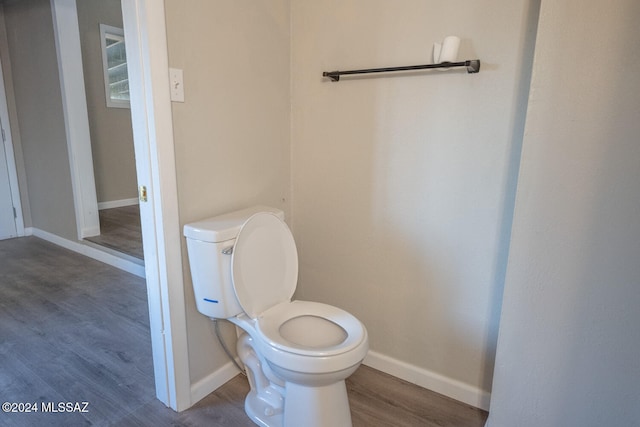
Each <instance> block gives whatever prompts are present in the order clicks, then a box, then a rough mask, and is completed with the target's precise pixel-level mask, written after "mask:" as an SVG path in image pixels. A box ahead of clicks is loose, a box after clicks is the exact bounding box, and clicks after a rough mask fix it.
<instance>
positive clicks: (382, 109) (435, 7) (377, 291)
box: [292, 0, 537, 407]
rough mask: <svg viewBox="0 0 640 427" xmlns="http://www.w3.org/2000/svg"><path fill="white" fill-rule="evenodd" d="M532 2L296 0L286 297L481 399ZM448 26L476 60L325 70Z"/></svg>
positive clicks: (393, 61) (416, 48)
mask: <svg viewBox="0 0 640 427" xmlns="http://www.w3.org/2000/svg"><path fill="white" fill-rule="evenodd" d="M536 4H537V2H530V1H526V0H518V1H511V0H483V1H476V2H463V1H445V0H430V1H424V0H403V1H394V2H389V1H385V0H317V1H294V2H292V90H293V98H292V126H293V131H292V172H293V173H292V183H293V195H294V199H293V225H294V233H295V237H296V240H297V244H298V251H299V255H300V283H299V286H298V292H297V294H296V297H297V298H299V299H309V300H317V301H323V302H327V303H330V304H334V305H337V306H339V307H342V308H345V309H347V310H349V311H350V312H352V313H353V314H355V315H356V316H357V317H359V318H360V319H361V320H362V321H363V322H364V324H365V325H366V327H367V328H368V331H369V336H370V342H371V350H372V352H373V354H374V355H377V356H380V357H377V358H376V360H378V361H380V360H384V361H386V362H388V361H389V359H388V358H391V364H390V365H389V364H386V365H384V366H382V367H383V368H385V369H386V368H390V367H393V365H394V364H395V365H396V366H399V365H403V364H408V366H409V367H408V371H406V372H405V373H407V372H408V379H410V380H412V381H417V382H418V383H421V384H423V385H426V386H428V387H433V386H435V387H440V388H438V391H440V392H443V393H448V394H450V395H453V396H454V397H456V398H459V399H464V400H466V401H468V402H469V403H472V404H475V405H479V406H485V407H486V405H487V403H488V400H487V396H488V392H489V391H490V389H491V378H492V367H493V355H494V350H495V344H496V336H497V320H498V313H499V310H500V301H501V292H502V284H503V280H504V263H505V259H506V253H507V245H508V239H509V225H510V217H511V209H512V204H513V201H512V200H511V198H512V193H513V183H514V181H515V178H516V174H515V171H514V170H515V167H514V164H515V165H516V166H517V155H518V153H519V149H520V142H521V137H522V135H521V132H522V123H523V121H522V118H523V116H524V107H525V105H526V88H527V87H528V65H527V62H528V60H530V59H529V58H530V57H531V52H532V40H533V37H532V31H533V30H534V27H535V22H536V18H537V16H536V11H537V9H536ZM451 34H455V35H458V36H460V37H461V38H462V43H461V47H460V55H459V58H460V59H476V58H480V59H481V61H482V70H481V72H480V73H479V74H474V75H468V74H466V73H465V72H464V70H461V71H451V72H447V73H443V72H440V71H431V72H420V73H411V74H409V75H406V76H399V75H393V76H387V77H382V76H379V75H378V76H376V77H369V78H356V79H353V78H352V79H348V78H346V77H343V79H342V80H341V81H340V82H338V83H333V82H330V81H328V80H327V79H323V78H322V76H321V73H322V71H331V70H335V69H343V70H344V69H357V68H371V67H383V66H392V65H413V64H424V63H430V62H432V61H431V48H432V44H433V42H435V41H441V40H442V39H443V38H444V37H445V36H447V35H451ZM386 362H385V363H386ZM374 364H375V365H376V366H380V365H378V364H377V363H374ZM403 366H405V367H406V365H403ZM421 377H422V378H423V379H424V381H422V382H421V380H420V378H421ZM432 380H433V381H432ZM449 386H451V387H453V388H454V389H456V388H457V389H458V391H460V390H459V389H466V390H467V391H469V390H470V391H471V394H473V395H475V397H473V396H472V397H471V398H468V397H469V396H466V397H465V396H462V395H461V394H460V393H458V392H454V393H453V394H451V393H449V392H450V391H451V390H450V388H449Z"/></svg>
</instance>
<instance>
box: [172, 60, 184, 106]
mask: <svg viewBox="0 0 640 427" xmlns="http://www.w3.org/2000/svg"><path fill="white" fill-rule="evenodd" d="M169 81H170V84H171V100H172V101H175V102H184V80H183V78H182V70H181V69H179V68H169Z"/></svg>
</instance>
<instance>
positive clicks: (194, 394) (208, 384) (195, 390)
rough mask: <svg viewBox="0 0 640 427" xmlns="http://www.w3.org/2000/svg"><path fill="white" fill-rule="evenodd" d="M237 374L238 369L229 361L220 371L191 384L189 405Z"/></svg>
mask: <svg viewBox="0 0 640 427" xmlns="http://www.w3.org/2000/svg"><path fill="white" fill-rule="evenodd" d="M239 372H240V371H238V368H236V367H235V365H234V364H233V363H232V362H231V361H229V362H227V364H225V365H224V366H222V367H221V368H220V369H217V370H216V371H214V372H212V373H211V374H209V375H207V376H206V377H204V378H203V379H201V380H200V381H198V382H195V383H193V384H191V405H195V404H196V403H197V402H198V401H200V400H201V399H203V398H204V397H206V396H207V395H209V394H210V393H211V392H213V391H214V390H216V389H218V388H220V387H222V386H223V385H224V384H225V383H226V382H227V381H229V380H231V379H232V378H233V377H235V376H236V375H238V373H239Z"/></svg>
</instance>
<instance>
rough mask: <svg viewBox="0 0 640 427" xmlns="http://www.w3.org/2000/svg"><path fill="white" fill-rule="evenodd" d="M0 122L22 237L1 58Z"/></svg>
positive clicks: (17, 220) (17, 232)
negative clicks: (0, 123)
mask: <svg viewBox="0 0 640 427" xmlns="http://www.w3.org/2000/svg"><path fill="white" fill-rule="evenodd" d="M0 121H1V122H2V128H3V129H4V138H3V137H2V136H1V135H0V140H3V141H2V142H3V145H4V154H5V160H6V162H7V171H8V173H9V187H10V188H11V203H12V204H13V208H14V209H15V223H16V234H17V236H18V237H22V236H24V233H25V230H24V216H23V213H22V202H21V201H20V187H19V186H18V170H17V168H16V157H15V153H14V150H13V139H12V138H11V122H10V121H9V107H8V104H7V91H6V88H5V86H4V73H3V71H2V58H0Z"/></svg>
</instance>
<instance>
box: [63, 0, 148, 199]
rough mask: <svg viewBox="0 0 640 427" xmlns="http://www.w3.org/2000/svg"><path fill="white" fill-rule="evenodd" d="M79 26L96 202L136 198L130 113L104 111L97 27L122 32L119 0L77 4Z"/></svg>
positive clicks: (92, 0) (110, 109)
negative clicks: (115, 28)
mask: <svg viewBox="0 0 640 427" xmlns="http://www.w3.org/2000/svg"><path fill="white" fill-rule="evenodd" d="M76 4H77V9H78V26H79V29H80V42H81V47H82V66H83V68H84V82H85V90H86V94H87V112H88V113H89V127H90V131H91V150H92V155H93V170H94V173H95V181H96V195H97V198H98V202H99V203H100V202H109V201H115V200H122V199H130V198H136V197H137V180H136V164H135V157H134V152H133V133H132V131H131V110H130V109H128V108H107V104H106V100H105V93H104V73H103V71H102V50H101V46H100V24H106V25H111V26H113V27H118V28H122V9H121V6H120V0H108V1H106V0H79V1H77V2H76Z"/></svg>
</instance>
